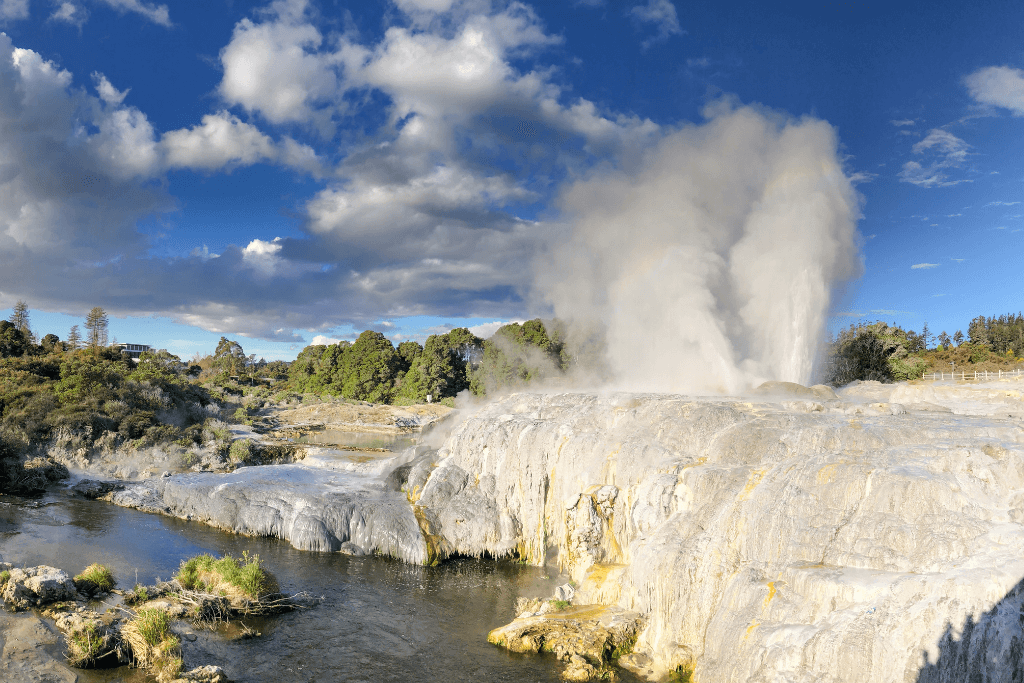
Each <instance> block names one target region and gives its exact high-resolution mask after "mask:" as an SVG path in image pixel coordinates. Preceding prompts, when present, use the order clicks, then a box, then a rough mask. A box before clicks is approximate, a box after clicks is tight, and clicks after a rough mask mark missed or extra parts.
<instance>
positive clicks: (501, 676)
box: [0, 491, 635, 683]
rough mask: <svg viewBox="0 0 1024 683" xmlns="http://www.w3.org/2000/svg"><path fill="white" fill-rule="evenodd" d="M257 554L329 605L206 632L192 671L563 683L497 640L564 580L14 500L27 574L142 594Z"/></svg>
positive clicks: (101, 508)
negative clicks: (317, 549)
mask: <svg viewBox="0 0 1024 683" xmlns="http://www.w3.org/2000/svg"><path fill="white" fill-rule="evenodd" d="M246 550H247V551H249V552H250V553H256V554H258V555H259V556H260V558H261V559H262V560H263V561H264V562H265V564H266V566H267V568H268V569H270V571H272V572H273V573H274V574H275V575H276V576H277V578H278V580H279V581H280V584H281V589H282V591H283V592H297V591H301V590H305V591H308V592H310V593H311V594H313V595H315V596H317V597H321V596H322V597H323V602H322V603H321V604H320V605H318V606H317V607H314V608H312V609H309V610H305V611H299V612H293V613H290V614H285V615H282V616H278V617H274V618H269V619H265V620H260V621H254V622H250V625H251V626H253V627H255V628H256V630H258V631H259V632H261V633H262V636H260V637H257V638H252V639H245V640H241V639H235V638H231V637H230V634H226V633H224V632H219V633H209V632H204V631H196V632H195V633H196V639H195V641H194V642H186V643H185V659H186V662H185V663H186V667H189V668H191V667H194V666H199V665H201V664H218V665H220V666H223V667H224V669H225V670H226V671H227V673H228V675H229V676H230V677H231V680H233V681H241V682H252V683H259V682H266V683H279V682H286V683H290V682H292V681H297V682H308V683H314V682H317V683H327V682H338V683H340V682H341V681H345V682H346V683H359V682H367V683H369V682H372V681H403V682H405V681H410V682H416V681H424V682H425V681H432V682H437V681H443V682H445V683H450V682H456V681H474V682H476V681H510V682H511V681H516V682H520V681H522V682H527V681H537V682H545V683H549V682H550V683H554V682H555V681H558V680H559V679H558V668H557V664H556V662H555V660H554V658H553V657H552V656H550V655H533V656H530V655H514V654H511V653H508V652H506V651H505V650H502V649H499V648H497V647H494V646H492V645H490V644H488V643H487V641H486V636H487V632H488V631H489V630H490V629H492V628H494V627H496V626H500V625H502V624H505V623H507V622H509V621H511V619H512V618H513V614H512V604H513V602H514V600H515V598H516V596H518V595H520V594H524V595H527V594H528V595H550V594H551V593H552V591H553V589H554V586H555V585H556V584H557V583H558V577H556V576H553V575H551V574H548V573H545V571H544V570H543V569H539V568H536V567H525V566H520V565H516V564H512V563H508V562H493V561H489V560H471V559H466V560H457V561H453V562H450V563H447V564H445V565H443V566H441V567H418V566H411V565H407V564H403V563H401V562H397V561H394V560H390V559H384V558H377V557H348V556H345V555H340V554H319V553H309V552H303V551H299V550H295V549H294V548H292V547H291V546H290V545H289V544H288V543H287V542H283V541H279V540H276V539H266V538H247V537H244V536H237V535H234V534H228V533H225V532H221V531H218V530H216V529H212V528H210V527H207V526H205V525H202V524H198V523H195V522H186V521H183V520H178V519H174V518H170V517H163V516H161V515H151V514H146V513H142V512H138V511H136V510H129V509H125V508H119V507H116V506H113V505H110V504H108V503H102V502H97V501H88V500H82V499H77V498H73V497H71V496H69V495H67V494H66V493H65V492H63V491H61V492H55V493H51V494H47V495H46V496H44V497H43V498H39V499H34V500H33V499H25V498H18V497H16V496H3V497H0V555H2V556H3V559H4V560H5V561H8V562H13V563H15V564H16V565H18V566H33V565H37V564H48V565H52V566H56V567H59V568H61V569H64V570H65V571H67V572H68V573H70V574H75V573H77V572H78V571H80V570H81V569H82V568H84V567H85V566H87V565H88V564H90V563H92V562H101V563H103V564H106V565H107V566H109V567H110V568H111V570H112V571H113V573H114V575H115V577H116V578H117V580H118V581H119V585H120V586H121V587H122V588H130V587H131V585H133V584H134V583H135V582H136V580H137V581H139V582H142V583H152V582H153V581H154V580H155V579H157V578H158V577H160V578H169V577H170V576H171V575H172V574H173V573H174V571H175V570H176V569H177V567H178V565H179V563H180V562H181V561H182V559H184V558H187V557H189V556H192V555H195V554H197V553H201V552H209V553H214V554H222V553H231V554H233V555H240V554H241V553H242V552H243V551H246ZM100 609H101V610H102V607H101V608H100ZM623 673H625V672H623ZM146 680H148V679H147V678H146V676H145V675H144V674H143V673H142V672H140V671H136V670H132V669H128V668H123V667H122V668H119V669H113V670H106V671H82V672H80V673H79V681H81V682H82V683H114V682H116V681H122V682H124V683H136V682H139V683H141V682H142V681H146ZM619 680H620V681H632V680H635V679H633V678H632V677H630V676H621V677H620V678H619Z"/></svg>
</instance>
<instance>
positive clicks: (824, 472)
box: [419, 385, 1024, 683]
mask: <svg viewBox="0 0 1024 683" xmlns="http://www.w3.org/2000/svg"><path fill="white" fill-rule="evenodd" d="M884 391H888V392H889V395H883V394H884ZM915 391H920V394H921V397H922V398H927V399H929V400H930V401H931V402H935V403H937V404H938V405H946V404H949V405H960V404H961V403H962V402H964V401H970V400H972V399H970V398H969V397H967V398H965V397H964V396H962V395H961V394H960V393H959V392H962V391H963V389H962V388H960V387H953V388H952V389H951V390H950V392H951V393H945V390H944V389H942V388H941V387H936V388H933V389H928V388H925V390H916V389H915ZM979 391H980V392H981V395H980V397H979V398H977V400H973V405H974V406H975V407H974V410H977V406H980V405H988V406H989V410H990V413H991V414H992V415H993V416H992V417H977V416H971V417H969V416H964V415H956V414H953V413H941V412H938V413H937V412H928V411H921V410H916V409H914V408H913V407H912V405H913V404H914V403H915V402H916V401H914V400H912V399H913V398H914V397H910V398H904V397H903V396H901V397H900V399H899V400H896V397H894V396H893V395H892V394H893V393H896V392H904V393H912V392H909V389H906V388H903V387H896V388H893V387H891V386H890V387H887V388H886V387H884V385H880V386H879V387H873V388H872V392H873V393H874V394H877V395H868V396H863V397H862V398H861V399H860V400H861V401H863V403H860V404H857V405H851V404H850V403H848V402H846V403H844V402H841V401H831V402H829V403H828V405H827V406H825V405H823V407H822V410H821V411H807V412H805V411H796V410H793V409H792V407H791V406H789V405H788V404H787V403H786V402H784V401H783V402H780V403H758V402H745V401H735V400H717V401H716V400H694V399H690V398H686V397H678V396H677V397H673V396H655V395H615V396H609V397H597V396H588V395H555V396H544V395H529V394H517V395H512V396H509V397H507V398H505V399H503V400H501V401H498V402H496V403H494V404H491V405H490V406H487V407H485V408H483V409H481V410H479V411H478V412H477V413H476V414H475V415H473V416H471V417H469V418H468V419H466V421H465V422H464V423H463V424H462V426H461V427H459V428H458V429H457V430H456V431H455V432H454V433H453V434H452V436H451V437H450V439H449V440H448V441H447V442H446V444H445V445H444V447H443V448H442V449H441V451H440V453H439V454H438V459H439V466H438V467H437V469H436V470H434V472H433V473H432V474H431V476H430V478H429V480H428V481H427V484H426V486H425V487H424V490H423V493H422V496H421V498H420V500H419V503H420V505H422V506H423V508H424V509H423V514H424V516H425V517H426V518H427V519H428V521H429V525H430V528H431V529H432V531H433V533H435V534H437V535H438V536H440V537H442V538H444V539H445V541H446V543H447V546H444V545H443V544H442V547H445V548H446V549H448V550H449V551H450V552H458V553H466V554H480V553H482V552H485V551H486V552H490V553H492V554H496V555H501V554H504V553H511V552H515V551H518V552H521V553H522V554H524V555H525V556H527V557H529V558H530V559H531V560H532V561H534V562H541V561H542V560H543V558H544V557H545V555H548V556H550V555H551V554H553V553H554V552H557V555H558V563H559V564H560V565H561V567H562V568H563V569H564V570H566V571H567V572H569V573H570V574H571V575H572V576H573V578H574V579H576V580H577V581H578V582H580V584H581V586H580V589H579V592H578V593H577V595H576V596H575V598H574V602H576V603H579V604H586V603H587V602H606V601H613V602H616V603H617V604H618V605H619V606H621V607H623V608H626V609H632V610H636V611H638V612H640V613H642V614H644V615H646V616H647V618H648V622H647V623H648V626H647V628H646V629H645V631H644V632H643V633H642V635H641V636H640V639H639V641H638V645H637V647H638V651H639V652H641V653H643V654H646V655H648V656H650V658H651V666H650V670H651V671H653V672H654V675H664V674H665V673H666V671H667V670H669V669H671V668H674V667H676V666H679V665H684V666H693V667H695V669H696V671H695V675H694V680H696V681H715V682H716V683H727V682H729V681H736V682H740V681H765V682H768V681H773V682H774V681H801V682H803V681H807V682H810V681H818V682H830V681H835V682H838V681H843V682H854V681H864V682H868V681H871V682H872V683H875V682H885V681H916V680H929V681H932V680H935V681H939V680H942V681H947V680H948V681H962V680H969V679H971V680H973V678H972V677H978V680H993V681H996V680H998V681H1002V680H1007V681H1009V680H1019V677H1020V676H1021V675H1022V674H1024V671H1022V668H1024V663H1022V652H1024V634H1022V630H1021V620H1024V611H1022V604H1021V602H1022V600H1021V596H1022V594H1024V590H1022V589H1021V583H1020V582H1021V580H1022V578H1024V526H1022V524H1021V522H1022V521H1024V432H1022V430H1021V423H1020V421H1019V420H1017V419H1008V418H1006V417H1005V415H1004V416H1003V417H999V415H1000V414H1001V411H1002V409H1003V408H1005V407H1006V404H1007V402H1005V401H1003V399H999V400H998V401H996V400H993V398H992V396H993V395H990V394H989V393H986V392H989V391H990V390H989V389H987V388H981V389H980V390H979ZM840 394H842V392H840ZM1004 396H1007V394H1006V393H1005V391H1004ZM1010 398H1012V396H1011V397H1010ZM890 400H891V401H892V403H890ZM872 403H874V404H876V406H875V407H873V406H872V405H871V404H872ZM895 403H899V404H901V405H907V404H909V406H911V407H910V409H909V410H905V411H903V412H902V413H901V412H900V411H899V410H898V409H896V410H893V409H892V407H891V406H892V405H893V404H895ZM1010 405H1012V404H1010ZM613 491H614V495H612V492H613ZM971 620H973V621H971ZM983 677H984V678H983Z"/></svg>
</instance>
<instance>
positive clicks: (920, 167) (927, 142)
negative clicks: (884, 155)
mask: <svg viewBox="0 0 1024 683" xmlns="http://www.w3.org/2000/svg"><path fill="white" fill-rule="evenodd" d="M970 148H971V146H970V145H968V144H967V143H966V142H964V141H963V140H961V139H960V138H958V137H957V136H955V135H953V134H952V133H950V132H949V131H947V130H943V129H942V128H933V129H932V130H930V131H928V135H927V136H925V138H924V139H923V140H919V141H918V142H917V143H915V144H914V146H913V148H912V151H913V153H914V154H916V155H920V156H923V157H927V159H928V161H927V163H925V164H921V163H920V162H918V161H908V162H906V163H905V164H903V169H902V170H901V171H900V174H899V177H900V180H901V181H903V182H905V183H912V184H914V185H917V186H918V187H945V186H949V185H957V184H959V183H964V182H970V180H968V179H958V180H953V179H950V178H949V174H948V173H947V171H948V170H949V169H952V168H959V167H960V166H961V165H962V164H963V163H964V161H966V160H967V156H968V153H969V150H970Z"/></svg>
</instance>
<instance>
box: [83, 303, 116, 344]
mask: <svg viewBox="0 0 1024 683" xmlns="http://www.w3.org/2000/svg"><path fill="white" fill-rule="evenodd" d="M109 322H110V321H109V319H108V318H107V312H106V311H104V310H103V309H102V308H100V307H99V306H96V307H95V308H93V309H92V310H91V311H89V315H87V316H86V317H85V329H86V330H88V336H87V343H88V345H89V348H91V349H95V348H97V347H100V346H106V345H107V325H108V323H109Z"/></svg>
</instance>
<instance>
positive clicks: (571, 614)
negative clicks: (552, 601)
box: [487, 605, 643, 681]
mask: <svg viewBox="0 0 1024 683" xmlns="http://www.w3.org/2000/svg"><path fill="white" fill-rule="evenodd" d="M642 623H643V620H642V619H641V617H640V615H639V614H637V613H635V612H629V611H626V610H622V609H619V608H616V607H605V606H601V605H583V606H571V607H567V608H565V609H563V610H560V611H550V612H545V613H542V614H529V615H523V616H520V617H519V618H517V619H516V620H515V621H513V622H512V623H511V624H508V625H507V626H502V627H501V628H496V629H494V630H493V631H491V632H490V633H489V634H488V635H487V640H488V641H489V642H491V643H494V644H495V645H498V646H500V647H504V648H506V649H508V650H510V651H512V652H541V651H543V652H551V653H553V654H554V655H555V656H556V657H557V658H558V659H559V660H561V661H562V662H564V663H565V664H566V665H567V666H566V668H565V669H564V671H563V674H562V677H563V678H564V679H565V680H567V681H589V680H591V679H593V678H595V677H597V676H598V675H599V673H600V672H601V671H602V670H603V669H605V668H607V666H608V665H609V664H611V663H612V660H613V659H614V658H617V657H619V656H620V655H621V654H626V653H628V652H629V651H630V650H632V648H633V643H635V642H636V638H637V635H638V634H639V632H640V628H641V626H642Z"/></svg>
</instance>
